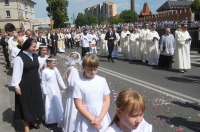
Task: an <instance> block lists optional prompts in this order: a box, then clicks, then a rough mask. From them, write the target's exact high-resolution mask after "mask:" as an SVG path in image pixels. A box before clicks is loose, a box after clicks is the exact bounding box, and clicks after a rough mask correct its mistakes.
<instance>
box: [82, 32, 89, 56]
mask: <svg viewBox="0 0 200 132" xmlns="http://www.w3.org/2000/svg"><path fill="white" fill-rule="evenodd" d="M90 42H91V40H90V35H89V34H88V33H87V29H84V30H83V34H82V35H81V47H82V54H81V57H82V58H83V57H84V56H85V54H86V53H87V52H90Z"/></svg>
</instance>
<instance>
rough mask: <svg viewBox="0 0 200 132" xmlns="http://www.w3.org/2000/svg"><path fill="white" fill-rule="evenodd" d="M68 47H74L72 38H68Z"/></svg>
mask: <svg viewBox="0 0 200 132" xmlns="http://www.w3.org/2000/svg"><path fill="white" fill-rule="evenodd" d="M67 47H68V48H73V43H72V39H67Z"/></svg>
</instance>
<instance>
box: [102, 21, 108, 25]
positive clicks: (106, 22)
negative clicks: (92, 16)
mask: <svg viewBox="0 0 200 132" xmlns="http://www.w3.org/2000/svg"><path fill="white" fill-rule="evenodd" d="M109 24H110V23H109V22H108V21H103V22H101V25H109Z"/></svg>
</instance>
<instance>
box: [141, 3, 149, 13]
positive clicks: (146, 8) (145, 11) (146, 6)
mask: <svg viewBox="0 0 200 132" xmlns="http://www.w3.org/2000/svg"><path fill="white" fill-rule="evenodd" d="M140 14H141V15H150V14H151V11H150V9H149V5H148V4H147V3H144V6H143V9H142V12H141V13H140Z"/></svg>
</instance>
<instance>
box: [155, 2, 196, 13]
mask: <svg viewBox="0 0 200 132" xmlns="http://www.w3.org/2000/svg"><path fill="white" fill-rule="evenodd" d="M192 3H193V1H166V2H165V3H164V4H163V5H162V6H160V7H159V8H158V9H157V10H156V11H157V12H161V11H167V10H177V9H181V8H189V7H190V5H191V4H192Z"/></svg>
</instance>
